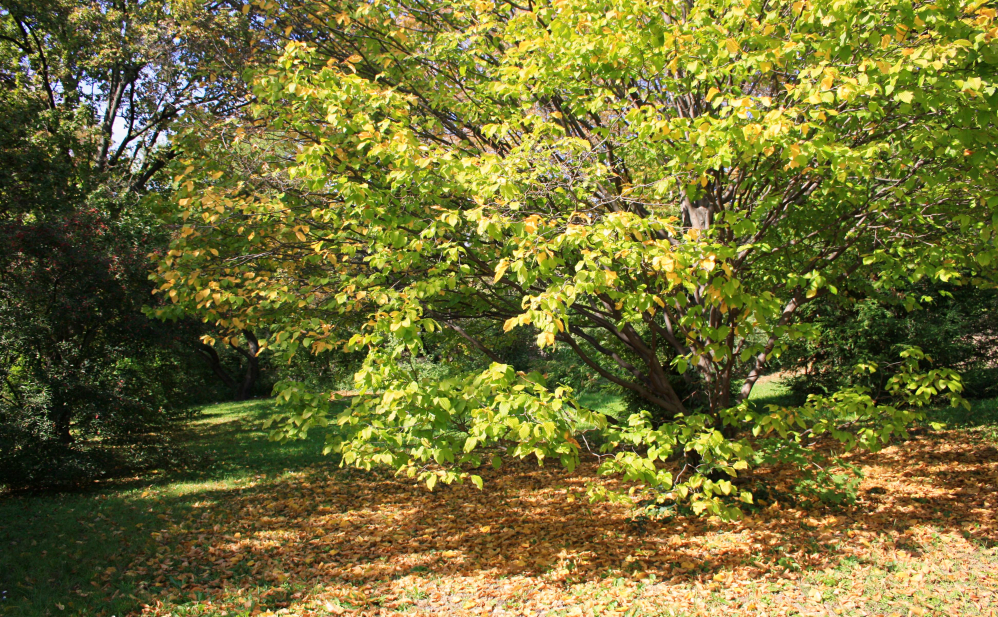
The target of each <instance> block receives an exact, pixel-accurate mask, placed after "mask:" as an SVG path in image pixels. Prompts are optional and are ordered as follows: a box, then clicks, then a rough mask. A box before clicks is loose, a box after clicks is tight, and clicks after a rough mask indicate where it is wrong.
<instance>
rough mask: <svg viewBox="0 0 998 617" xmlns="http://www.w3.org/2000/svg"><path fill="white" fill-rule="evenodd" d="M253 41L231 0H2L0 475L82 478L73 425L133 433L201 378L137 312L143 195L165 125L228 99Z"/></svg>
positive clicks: (163, 157)
mask: <svg viewBox="0 0 998 617" xmlns="http://www.w3.org/2000/svg"><path fill="white" fill-rule="evenodd" d="M251 40H252V37H251V36H250V31H249V29H248V27H247V18H246V17H245V16H244V15H243V14H242V13H240V12H239V11H237V10H232V11H228V12H226V11H205V10H199V9H192V8H190V7H186V6H185V5H183V4H181V3H178V4H177V5H170V4H169V3H167V2H146V1H135V2H131V1H126V0H114V1H110V0H109V1H106V2H104V1H101V2H89V1H88V2H83V1H76V0H43V1H40V2H36V1H32V2H22V1H19V0H3V1H0V80H2V81H3V82H4V87H3V88H2V90H0V245H2V246H3V251H0V342H2V345H0V347H2V350H0V467H2V469H3V472H2V473H0V484H5V485H6V484H19V485H20V484H45V483H52V482H58V483H61V482H64V481H78V480H81V479H86V478H88V477H90V476H91V475H92V473H93V472H95V471H98V472H99V471H101V470H99V469H98V470H95V469H93V468H92V467H89V468H87V467H88V465H83V467H81V468H77V469H76V471H78V472H79V473H76V471H74V470H73V469H70V468H69V467H72V466H74V465H76V464H77V463H79V462H80V461H81V459H80V457H79V456H77V455H78V454H79V452H73V448H76V447H77V446H76V445H74V442H75V441H77V439H78V438H81V437H82V438H84V441H86V440H87V439H88V438H92V437H96V436H98V435H99V436H100V438H101V440H102V443H103V445H108V444H110V443H111V442H112V441H113V440H114V439H126V440H127V439H135V438H136V435H139V434H142V433H147V432H148V431H149V430H151V429H153V428H156V427H160V426H162V425H163V423H164V422H165V421H166V420H167V419H168V418H169V417H170V416H171V413H169V412H172V411H174V410H176V409H178V408H183V407H184V406H186V405H189V404H190V403H191V402H193V401H197V400H198V396H199V395H200V394H201V392H202V391H204V390H205V388H203V385H204V384H203V382H202V380H201V378H200V375H199V371H198V370H195V369H192V368H191V367H190V366H189V363H190V361H191V359H192V358H196V356H195V355H194V354H193V353H192V352H185V351H183V350H182V348H181V347H179V346H177V345H176V344H175V343H174V341H173V340H172V338H173V336H172V335H173V333H174V332H173V331H171V330H170V328H169V327H167V326H165V325H164V324H161V323H159V322H157V321H155V320H150V319H149V318H147V317H146V316H145V315H144V314H143V312H142V308H143V305H144V304H146V303H147V302H148V301H149V298H150V297H151V296H150V291H151V284H150V282H149V281H148V273H147V266H148V261H147V259H146V254H147V253H149V252H150V251H152V250H153V249H155V248H157V246H162V245H163V244H164V240H165V237H166V234H165V233H164V231H163V230H162V229H159V228H158V227H155V226H154V224H153V223H154V218H153V217H152V216H151V214H150V212H149V211H148V209H147V208H146V207H145V206H144V205H143V203H142V201H141V196H142V195H143V194H144V193H146V192H147V191H148V190H150V189H155V188H156V187H157V183H158V180H157V177H156V174H157V173H158V172H159V171H160V170H162V169H163V167H164V166H165V165H166V164H167V162H168V161H169V160H170V159H171V158H172V157H173V156H174V152H173V150H172V149H171V148H170V146H169V140H168V139H167V138H168V136H169V134H170V131H171V129H170V127H171V125H172V123H173V122H175V121H176V120H177V119H178V118H179V117H181V116H183V115H185V114H188V113H192V112H196V111H200V112H203V113H227V111H228V110H229V109H231V107H232V106H233V105H238V104H239V103H240V101H239V100H238V99H237V98H236V97H238V95H239V94H240V93H241V92H240V90H239V86H240V84H239V82H237V81H234V80H233V79H232V77H233V72H235V73H236V74H238V73H239V71H241V68H242V64H243V62H245V61H246V58H248V56H249V44H250V42H251ZM216 46H222V51H231V54H230V56H229V58H227V60H226V61H227V62H228V63H229V66H228V67H226V64H225V63H224V62H221V61H217V60H218V58H219V56H218V54H215V55H213V52H214V50H215V48H216ZM226 46H228V47H231V48H232V49H230V50H226V49H225V48H226ZM174 331H176V329H174ZM178 377H183V378H186V379H187V383H180V382H182V381H183V379H180V378H178ZM192 394H193V396H192ZM60 460H63V461H69V463H70V465H69V467H65V466H62V467H60V465H61V463H60V462H59V461H60ZM85 468H86V469H85Z"/></svg>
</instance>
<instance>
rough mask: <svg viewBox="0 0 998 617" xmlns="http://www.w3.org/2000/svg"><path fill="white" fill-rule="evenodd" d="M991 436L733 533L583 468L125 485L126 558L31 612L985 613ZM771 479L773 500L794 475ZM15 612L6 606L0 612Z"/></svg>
mask: <svg viewBox="0 0 998 617" xmlns="http://www.w3.org/2000/svg"><path fill="white" fill-rule="evenodd" d="M227 413H228V414H229V415H225V416H224V417H221V418H220V419H219V418H216V421H215V422H214V423H209V424H208V425H207V426H208V427H209V429H210V430H209V433H210V434H213V435H215V437H213V438H216V439H217V438H218V436H219V435H224V434H225V432H226V431H235V430H238V428H239V426H240V425H239V422H241V421H245V420H246V419H247V418H246V416H245V415H244V416H242V417H240V416H239V414H238V413H233V412H232V411H231V409H229V411H227ZM220 420H224V422H223V421H220ZM995 437H996V435H995V431H994V429H993V427H984V428H978V429H960V430H944V431H929V430H924V429H923V430H919V431H917V432H916V434H915V435H914V436H913V438H912V439H911V440H910V441H907V442H904V443H899V444H897V445H895V446H893V447H891V448H888V449H887V450H884V451H882V452H880V453H877V454H867V455H864V456H860V457H856V458H855V459H854V460H853V462H854V463H856V464H857V465H860V466H861V467H862V468H863V470H864V472H865V476H866V477H865V480H864V482H863V485H862V488H861V491H860V500H859V502H858V503H857V504H856V505H855V506H853V507H849V508H844V509H829V508H826V507H823V506H821V507H814V506H808V507H805V506H804V505H803V504H798V503H795V502H794V501H793V500H792V499H789V497H788V498H786V499H782V498H779V497H777V498H775V499H774V500H773V501H771V502H770V503H769V505H767V506H765V507H762V508H759V509H757V510H756V511H754V512H750V513H749V514H748V515H747V516H746V517H745V518H744V520H742V521H739V522H737V523H723V522H719V521H711V520H704V519H698V518H687V517H673V518H669V519H663V520H649V519H645V518H642V517H636V516H635V512H634V511H633V510H631V509H628V508H626V507H624V506H622V505H611V504H590V503H588V502H587V500H586V499H585V496H584V493H585V489H586V484H587V483H588V482H590V481H592V480H593V478H594V476H593V469H594V467H593V465H591V464H590V465H584V466H582V467H581V468H580V469H578V470H577V471H576V472H575V473H573V474H566V473H565V472H564V470H562V469H559V468H543V469H539V468H537V467H536V466H535V465H530V464H522V465H516V466H512V467H506V468H504V469H503V470H502V471H500V472H491V473H489V474H486V476H485V479H486V483H485V488H484V490H482V491H478V490H477V489H475V488H474V487H471V486H470V485H466V486H452V487H437V489H436V490H435V491H434V492H432V493H431V492H428V491H427V490H426V489H425V488H424V487H422V486H416V485H415V484H414V483H413V482H412V481H409V480H404V479H396V478H392V477H390V476H383V475H379V474H375V473H363V472H356V471H340V470H336V469H335V468H334V467H332V466H330V465H329V464H328V462H322V461H321V460H317V459H313V458H309V457H306V460H304V464H303V465H302V466H298V467H297V468H296V469H294V470H293V471H291V472H289V473H277V472H276V471H275V472H274V473H253V472H254V470H253V469H252V465H250V466H245V467H242V469H243V473H241V474H238V473H236V474H234V475H233V474H232V469H229V474H230V475H229V476H228V479H227V480H225V481H203V482H201V483H196V482H194V483H188V484H189V490H187V492H183V491H181V492H182V493H183V495H184V498H183V499H180V498H179V497H180V496H179V494H178V493H177V488H176V487H175V486H172V485H170V484H168V483H163V484H158V485H156V484H154V485H151V486H149V487H147V488H144V489H142V490H141V492H140V491H139V490H138V489H134V490H133V493H132V498H133V499H134V500H137V501H140V502H141V503H142V504H143V505H142V507H145V506H146V505H148V511H149V513H150V514H153V513H155V516H156V520H157V521H159V522H160V524H157V525H151V527H152V528H151V529H150V528H145V529H144V528H143V527H145V525H143V524H141V523H140V524H139V527H138V528H137V531H136V528H134V527H133V528H131V529H129V530H128V533H129V534H132V535H134V536H136V541H135V542H134V544H133V549H132V550H131V552H130V554H129V555H128V556H127V557H128V558H127V559H124V560H121V559H119V561H117V562H116V563H117V565H116V566H108V567H96V568H94V569H93V571H92V576H91V577H90V580H87V581H86V584H80V585H77V586H76V587H75V588H73V589H70V590H68V592H67V596H66V598H64V599H63V600H62V601H58V602H57V603H58V606H52V608H51V610H49V611H47V612H48V614H53V615H56V614H84V615H90V614H101V612H103V611H102V609H100V608H99V607H100V603H99V599H100V598H101V597H104V598H108V597H110V596H111V595H113V594H115V593H116V592H117V594H118V595H119V596H121V597H126V596H127V598H128V599H130V600H131V601H132V602H133V603H134V604H133V606H132V608H131V609H130V612H133V613H140V614H142V615H146V616H150V617H151V616H167V615H170V616H174V615H176V616H182V615H191V616H194V615H204V616H209V615H211V616H216V615H217V616H221V615H271V614H273V615H295V616H302V617H305V616H313V615H314V616H320V615H322V616H325V615H341V614H369V615H376V614H382V615H394V614H441V615H614V614H617V615H670V616H672V615H675V616H679V615H717V614H722V613H724V614H729V615H822V616H831V615H898V616H901V615H904V616H908V615H936V614H939V615H941V614H947V615H961V616H962V615H994V614H998V520H996V511H998V491H996V487H998V451H996V449H995ZM261 451H262V450H261ZM291 458H292V459H293V457H291ZM285 464H286V463H285ZM770 481H771V482H772V483H773V485H774V486H775V489H774V490H773V494H774V495H777V496H779V495H790V494H791V493H792V489H793V482H794V479H793V477H790V476H778V477H775V478H771V479H770ZM19 499H25V498H19ZM158 503H159V504H162V503H167V504H171V505H170V507H169V510H166V509H164V510H163V511H162V512H159V511H157V510H156V505H155V504H158ZM21 505H24V504H21ZM165 507H166V506H164V508H165ZM4 512H5V511H4V510H0V516H2V515H3V514H4ZM100 516H104V517H105V519H106V520H103V521H97V525H98V526H110V527H112V528H113V527H114V526H115V522H114V521H113V520H110V519H107V515H106V514H102V515H100ZM86 522H87V521H82V520H81V523H86ZM2 524H3V519H2V518H0V525H2ZM91 528H94V525H91ZM122 529H123V528H122ZM138 535H141V536H142V537H143V541H142V542H139V541H138V539H137V536H138ZM8 546H9V544H7V543H6V542H5V546H4V547H3V548H4V550H6V549H7V548H8ZM119 557H121V555H119ZM0 565H2V564H0ZM2 578H3V575H2V574H0V585H7V582H6V581H3V580H2ZM21 587H24V585H23V583H22V585H21ZM123 590H125V591H123ZM81 594H85V595H81ZM16 600H17V599H16V598H13V599H11V598H10V592H8V599H7V600H6V601H5V602H6V604H4V603H0V611H3V610H4V607H5V606H6V607H7V608H8V609H11V608H13V607H15V606H17V604H16ZM74 601H75V602H74ZM24 606H27V604H24ZM38 608H39V607H35V609H36V611H35V612H32V613H23V614H46V613H45V612H41V611H39V610H37V609H38ZM8 614H22V613H16V612H10V613H8ZM105 614H108V615H110V614H111V613H109V612H108V613H105Z"/></svg>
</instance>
